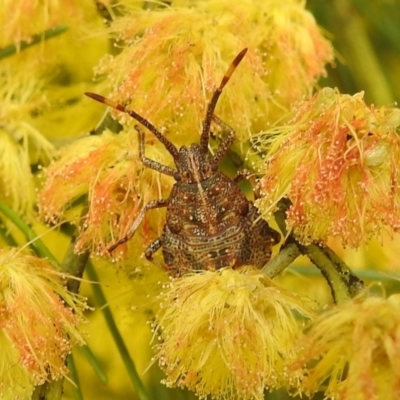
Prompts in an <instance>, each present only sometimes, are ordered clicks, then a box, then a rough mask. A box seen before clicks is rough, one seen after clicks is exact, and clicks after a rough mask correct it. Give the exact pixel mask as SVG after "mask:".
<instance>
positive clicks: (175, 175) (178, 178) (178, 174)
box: [174, 172, 182, 182]
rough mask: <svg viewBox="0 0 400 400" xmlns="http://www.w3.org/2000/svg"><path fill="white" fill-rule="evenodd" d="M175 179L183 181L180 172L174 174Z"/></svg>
mask: <svg viewBox="0 0 400 400" xmlns="http://www.w3.org/2000/svg"><path fill="white" fill-rule="evenodd" d="M174 179H175V180H176V181H177V182H179V181H180V180H182V175H181V174H180V173H179V172H176V173H175V174H174Z"/></svg>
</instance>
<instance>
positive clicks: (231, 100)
mask: <svg viewBox="0 0 400 400" xmlns="http://www.w3.org/2000/svg"><path fill="white" fill-rule="evenodd" d="M304 3H305V2H304V1H302V0H291V1H286V2H285V3H284V4H281V3H279V2H276V1H271V0H269V1H268V0H267V1H263V2H259V1H255V0H238V1H235V2H231V1H227V0H214V1H209V0H199V1H196V2H192V1H173V2H172V4H171V5H165V6H160V7H154V8H150V9H138V7H131V9H130V10H129V11H128V12H126V15H124V16H123V17H118V18H116V19H115V20H114V21H113V23H112V24H111V27H110V28H108V32H110V34H111V35H112V36H113V37H116V39H117V40H118V43H119V44H121V45H122V49H121V52H120V53H119V54H118V55H116V56H106V57H105V58H104V59H103V61H102V62H101V63H100V64H99V66H98V68H97V73H98V75H99V76H101V77H102V78H104V77H105V78H106V79H105V81H104V82H103V86H104V87H107V89H108V91H109V92H111V94H110V97H111V98H112V99H113V100H114V101H116V102H119V103H121V104H123V105H125V106H127V107H128V108H132V109H133V110H135V111H136V112H137V113H139V114H141V115H142V116H143V117H145V118H147V119H149V120H150V121H151V122H152V123H153V125H155V126H156V127H158V128H159V129H163V128H166V132H167V133H168V135H169V137H170V138H171V140H173V141H174V142H177V141H178V142H180V143H183V142H185V143H187V139H188V137H190V141H191V142H194V141H197V140H198V132H199V131H200V127H201V121H202V120H203V118H204V116H205V107H206V104H207V102H208V99H209V98H210V97H211V93H212V92H213V91H215V89H216V88H217V86H218V85H219V82H220V81H221V79H222V76H223V75H224V73H225V72H226V69H227V67H228V65H229V64H230V62H231V61H232V60H233V58H234V57H235V56H236V55H237V54H238V53H239V51H241V50H242V49H243V48H249V51H248V53H247V55H246V57H245V59H244V60H243V62H242V63H241V65H240V67H239V68H238V70H237V71H236V72H235V75H234V76H233V77H232V79H231V81H230V82H229V85H227V86H226V88H224V94H223V96H221V99H220V102H219V105H218V107H217V111H216V113H217V114H218V116H220V117H221V118H222V119H223V120H225V121H226V122H227V123H228V124H229V125H231V126H232V127H233V128H234V129H235V131H236V132H237V136H238V143H239V144H240V146H242V145H243V143H244V142H246V141H247V140H248V139H249V138H250V137H251V136H252V134H253V132H258V131H260V130H261V129H265V128H266V126H268V125H269V124H270V123H271V122H272V121H275V120H276V119H278V118H280V117H281V116H282V115H284V114H285V112H286V111H287V110H288V109H289V107H290V106H291V104H292V103H293V102H294V101H298V100H300V99H301V98H303V97H304V96H307V97H308V96H309V95H310V94H311V92H312V89H313V87H314V85H315V83H316V81H317V80H318V78H319V77H320V76H321V75H323V74H324V73H325V65H326V63H328V62H330V61H331V60H332V58H333V55H332V54H333V52H332V48H331V46H330V44H329V42H328V41H327V40H325V39H324V38H323V36H322V35H321V33H320V31H319V29H318V27H317V25H316V22H315V20H314V18H313V16H312V15H311V14H310V13H309V12H308V11H306V10H305V8H304V6H305V4H304ZM104 94H106V95H107V91H106V92H105V93H104ZM114 115H116V114H114ZM118 118H119V119H120V120H121V121H122V120H123V121H124V122H125V121H126V118H125V117H124V116H122V115H121V114H119V115H118ZM217 133H218V132H217Z"/></svg>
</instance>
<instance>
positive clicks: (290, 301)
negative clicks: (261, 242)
mask: <svg viewBox="0 0 400 400" xmlns="http://www.w3.org/2000/svg"><path fill="white" fill-rule="evenodd" d="M161 296H162V309H161V313H160V315H158V320H157V323H158V328H157V332H160V333H161V336H162V342H161V343H160V344H157V345H156V346H155V348H156V352H157V355H156V358H157V359H158V360H159V364H160V366H161V368H162V369H163V370H164V371H165V373H166V375H167V377H166V379H165V383H166V384H167V385H168V386H180V387H187V388H189V389H190V390H193V391H195V392H196V393H197V394H198V395H199V396H201V397H205V396H206V395H208V394H211V395H212V396H213V397H214V398H221V399H231V398H232V396H238V397H239V398H241V399H263V398H264V397H263V392H264V390H265V389H267V390H268V389H273V388H277V387H280V386H283V385H287V386H296V384H297V380H296V374H290V375H289V374H287V371H286V359H288V357H289V355H291V354H293V351H294V345H295V343H296V341H297V340H298V339H299V337H300V336H301V323H300V320H297V319H296V317H295V315H294V313H293V311H292V310H295V311H296V312H297V313H298V315H301V316H303V317H306V318H310V317H312V316H313V311H312V303H311V302H310V301H309V300H305V299H304V298H301V297H300V296H297V295H296V294H294V293H291V292H288V291H286V290H285V289H283V288H280V287H278V286H276V285H275V284H274V283H273V282H272V281H270V280H269V279H268V278H266V277H265V275H263V274H262V273H260V272H259V271H258V270H254V269H251V268H243V269H240V270H237V271H235V270H232V269H222V270H219V271H217V272H210V271H207V272H202V273H198V274H194V275H190V274H189V275H185V276H183V277H181V278H177V279H175V280H172V281H171V283H170V285H169V287H168V289H167V290H166V292H165V293H163V294H162V295H161Z"/></svg>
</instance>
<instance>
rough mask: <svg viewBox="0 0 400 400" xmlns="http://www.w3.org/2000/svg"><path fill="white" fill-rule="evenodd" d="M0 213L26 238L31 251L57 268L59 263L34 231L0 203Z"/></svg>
mask: <svg viewBox="0 0 400 400" xmlns="http://www.w3.org/2000/svg"><path fill="white" fill-rule="evenodd" d="M0 212H1V213H3V214H4V215H5V216H6V217H7V218H8V219H9V220H10V221H11V222H12V223H13V224H14V225H15V226H16V227H17V228H18V229H19V230H20V231H21V232H22V233H23V234H24V235H25V237H26V238H27V240H28V241H29V245H30V247H31V248H32V250H33V251H34V252H35V253H36V254H37V255H38V256H40V257H42V258H47V259H48V260H49V261H50V262H51V263H52V264H54V266H55V267H57V268H59V263H58V261H57V259H56V258H55V257H54V256H53V254H52V253H51V252H50V251H49V249H48V248H47V247H46V246H45V245H44V244H43V242H42V241H41V240H40V239H39V237H38V235H37V234H36V233H35V231H34V230H33V229H32V228H31V227H30V226H29V225H28V224H27V223H26V222H25V221H23V220H22V219H21V217H20V216H19V215H18V214H17V213H16V212H14V211H13V210H12V209H11V208H10V207H8V206H7V205H5V204H4V203H0Z"/></svg>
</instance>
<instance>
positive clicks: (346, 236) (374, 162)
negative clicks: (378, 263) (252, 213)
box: [256, 88, 400, 247]
mask: <svg viewBox="0 0 400 400" xmlns="http://www.w3.org/2000/svg"><path fill="white" fill-rule="evenodd" d="M399 127H400V110H399V109H396V108H385V107H381V108H376V107H373V106H367V105H366V104H365V103H364V101H363V94H362V93H358V94H356V95H354V96H350V95H342V94H340V93H338V92H337V91H335V90H333V89H330V88H325V89H322V90H321V91H319V92H318V93H317V94H316V95H315V96H314V97H313V98H312V99H311V100H308V101H304V102H302V103H300V104H299V105H298V107H297V109H296V114H295V116H294V117H293V118H292V120H291V121H290V122H289V123H288V124H287V125H285V126H282V127H277V128H274V130H273V131H270V132H267V133H266V134H265V135H261V136H259V137H258V138H257V142H258V143H257V145H256V148H257V149H258V150H260V149H261V148H264V149H265V148H267V149H268V150H269V152H268V154H267V156H266V162H265V164H264V165H263V167H262V173H263V175H264V176H263V178H262V179H261V182H260V189H261V192H262V196H261V199H260V200H258V201H257V206H258V207H259V209H260V211H261V212H262V214H263V215H269V214H270V213H271V211H272V210H273V209H274V208H275V205H276V204H277V202H278V201H279V200H280V199H281V198H283V197H288V198H289V199H290V200H291V202H292V206H291V207H290V209H289V211H288V215H287V217H288V218H287V224H288V226H289V228H292V229H293V230H294V232H295V234H296V235H297V237H298V238H299V239H300V240H301V241H303V242H304V243H308V242H310V241H326V239H327V238H328V236H329V235H332V236H339V237H340V238H341V239H342V242H343V244H344V245H350V246H352V247H357V246H358V245H359V244H360V243H361V242H362V241H365V240H368V239H369V238H371V237H373V236H379V235H380V234H381V233H382V232H383V231H385V230H388V231H398V230H399V228H400V191H399V187H400V186H399V183H400V170H399V168H398V160H399V159H400V139H399V135H398V133H399ZM274 133H275V134H274Z"/></svg>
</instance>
